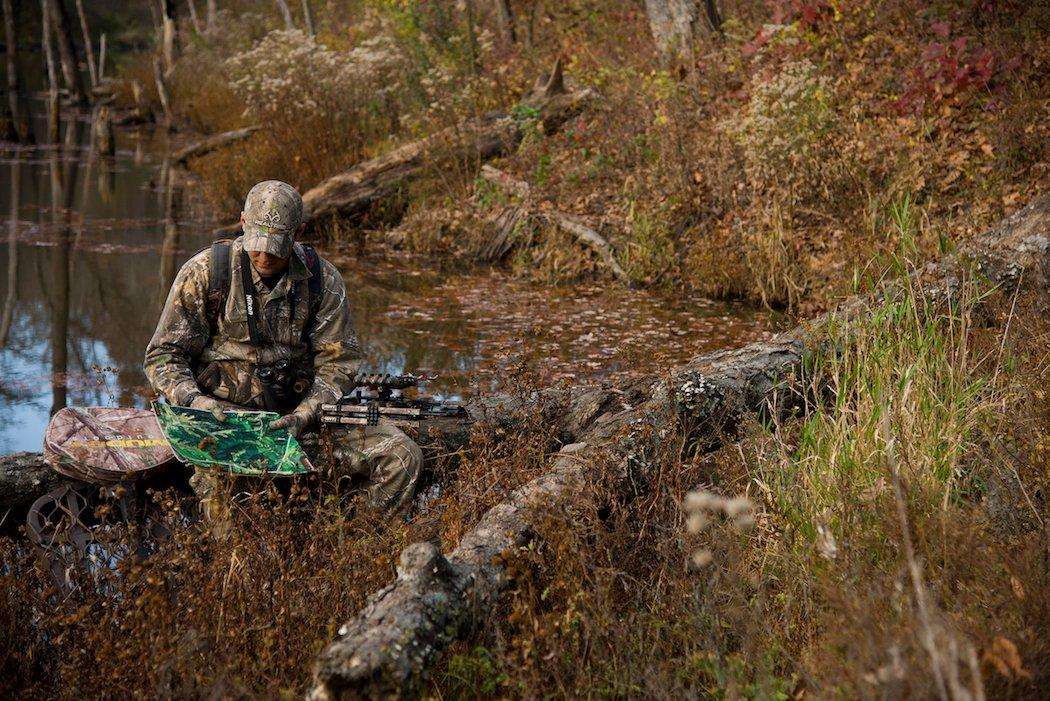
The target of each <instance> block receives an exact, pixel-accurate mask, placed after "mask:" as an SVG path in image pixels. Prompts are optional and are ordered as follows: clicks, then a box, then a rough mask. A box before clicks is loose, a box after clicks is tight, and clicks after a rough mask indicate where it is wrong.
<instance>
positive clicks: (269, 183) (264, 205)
mask: <svg viewBox="0 0 1050 701" xmlns="http://www.w3.org/2000/svg"><path fill="white" fill-rule="evenodd" d="M242 215H243V216H244V224H243V227H242V228H243V229H244V250H246V251H262V252H265V253H269V254H270V255H274V256H277V257H279V258H287V257H288V256H290V255H291V253H292V242H293V240H294V238H295V231H296V229H298V228H299V225H300V224H301V223H302V221H303V198H302V197H301V196H300V195H299V193H298V191H296V189H295V188H294V187H292V186H291V185H289V184H288V183H284V182H281V181H280V180H264V181H263V182H261V183H259V184H258V185H256V186H255V187H253V188H252V189H251V190H249V191H248V196H247V197H246V198H244V212H242Z"/></svg>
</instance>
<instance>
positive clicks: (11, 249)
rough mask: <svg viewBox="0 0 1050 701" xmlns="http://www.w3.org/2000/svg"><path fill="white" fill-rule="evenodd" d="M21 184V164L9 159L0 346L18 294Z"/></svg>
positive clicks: (9, 329) (4, 338)
mask: <svg viewBox="0 0 1050 701" xmlns="http://www.w3.org/2000/svg"><path fill="white" fill-rule="evenodd" d="M21 184H22V164H21V163H19V161H18V159H17V158H12V159H11V218H10V219H8V221H7V293H6V294H5V295H4V310H3V312H2V313H0V348H3V347H5V346H6V345H7V335H8V334H9V333H10V332H11V320H12V319H13V318H14V315H15V297H17V296H18V205H19V203H20V193H19V188H20V187H21Z"/></svg>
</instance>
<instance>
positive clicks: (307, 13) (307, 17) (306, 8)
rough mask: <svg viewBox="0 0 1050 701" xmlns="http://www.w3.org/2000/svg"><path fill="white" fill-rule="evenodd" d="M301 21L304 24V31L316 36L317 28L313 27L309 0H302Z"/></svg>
mask: <svg viewBox="0 0 1050 701" xmlns="http://www.w3.org/2000/svg"><path fill="white" fill-rule="evenodd" d="M303 22H304V23H305V24H306V33H307V34H309V35H310V36H316V35H317V29H316V28H315V27H314V12H313V10H312V9H311V8H310V0H303Z"/></svg>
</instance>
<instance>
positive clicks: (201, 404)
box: [190, 394, 226, 423]
mask: <svg viewBox="0 0 1050 701" xmlns="http://www.w3.org/2000/svg"><path fill="white" fill-rule="evenodd" d="M190 408H191V409H201V410H203V411H210V412H211V414H212V416H214V417H215V420H216V421H218V422H219V423H224V422H225V421H226V414H224V413H222V410H223V408H224V407H223V404H222V402H220V401H219V400H218V399H212V398H211V397H205V396H204V395H203V394H200V395H197V396H196V397H194V398H193V401H192V402H190Z"/></svg>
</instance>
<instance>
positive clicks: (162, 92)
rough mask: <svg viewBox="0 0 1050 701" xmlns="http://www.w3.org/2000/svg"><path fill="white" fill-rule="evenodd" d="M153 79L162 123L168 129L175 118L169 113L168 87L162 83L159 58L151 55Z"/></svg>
mask: <svg viewBox="0 0 1050 701" xmlns="http://www.w3.org/2000/svg"><path fill="white" fill-rule="evenodd" d="M153 80H154V81H156V83H157V98H158V99H159V100H160V108H161V110H162V111H163V112H164V124H165V126H166V127H167V128H168V129H169V130H170V129H172V128H173V127H174V125H175V120H174V118H173V117H172V114H171V103H169V102H168V89H167V87H165V85H164V72H163V71H162V70H161V65H160V59H159V58H157V57H156V56H154V57H153ZM137 101H138V100H137V99H136V102H137Z"/></svg>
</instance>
